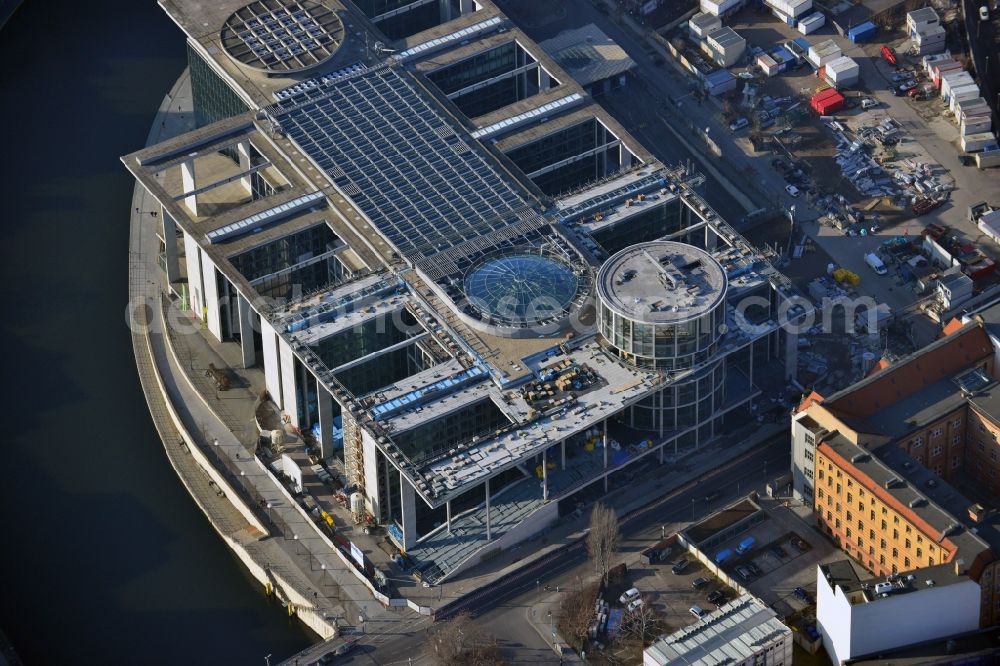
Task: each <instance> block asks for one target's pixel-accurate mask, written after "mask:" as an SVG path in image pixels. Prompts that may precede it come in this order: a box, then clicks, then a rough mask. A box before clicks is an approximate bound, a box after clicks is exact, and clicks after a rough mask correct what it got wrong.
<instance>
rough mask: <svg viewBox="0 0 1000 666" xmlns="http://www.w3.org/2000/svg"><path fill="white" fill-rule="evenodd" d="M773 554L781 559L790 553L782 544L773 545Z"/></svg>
mask: <svg viewBox="0 0 1000 666" xmlns="http://www.w3.org/2000/svg"><path fill="white" fill-rule="evenodd" d="M771 554H772V555H774V556H775V557H777V558H779V559H780V558H782V557H785V556H786V555H788V553H786V552H785V549H784V548H782V547H781V546H771Z"/></svg>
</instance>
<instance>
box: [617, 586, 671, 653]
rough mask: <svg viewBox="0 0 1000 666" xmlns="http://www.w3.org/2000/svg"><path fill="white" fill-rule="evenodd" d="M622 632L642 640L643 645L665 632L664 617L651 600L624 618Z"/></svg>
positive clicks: (646, 600) (644, 599)
mask: <svg viewBox="0 0 1000 666" xmlns="http://www.w3.org/2000/svg"><path fill="white" fill-rule="evenodd" d="M622 633H625V634H631V635H632V636H635V637H636V638H637V639H639V641H641V642H642V645H643V647H645V646H647V645H649V644H650V643H652V642H653V641H654V640H655V639H656V637H657V636H659V635H660V634H662V633H664V632H663V618H662V617H661V616H660V613H659V612H657V610H656V609H655V608H653V605H652V604H651V603H649V600H648V599H646V598H643V604H642V605H641V606H639V607H638V608H636V609H635V610H634V611H632V612H631V613H626V614H625V617H624V618H622Z"/></svg>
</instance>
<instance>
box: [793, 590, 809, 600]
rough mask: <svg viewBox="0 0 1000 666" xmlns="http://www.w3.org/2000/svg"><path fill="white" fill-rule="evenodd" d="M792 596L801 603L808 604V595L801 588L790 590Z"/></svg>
mask: <svg viewBox="0 0 1000 666" xmlns="http://www.w3.org/2000/svg"><path fill="white" fill-rule="evenodd" d="M792 594H794V595H795V597H796V598H797V599H800V600H801V601H802V602H803V603H809V593H808V592H806V591H805V590H804V589H803V588H801V587H797V588H795V589H794V590H792Z"/></svg>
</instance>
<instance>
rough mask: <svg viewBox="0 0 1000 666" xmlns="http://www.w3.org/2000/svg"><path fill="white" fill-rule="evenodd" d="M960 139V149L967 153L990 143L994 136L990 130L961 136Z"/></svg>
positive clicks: (978, 149)
mask: <svg viewBox="0 0 1000 666" xmlns="http://www.w3.org/2000/svg"><path fill="white" fill-rule="evenodd" d="M960 141H961V144H962V150H964V151H965V152H967V153H975V152H978V151H980V150H983V149H985V148H986V147H987V146H990V145H992V144H993V143H994V142H995V141H996V137H994V136H993V133H992V132H981V133H979V134H970V135H968V136H963V137H961V139H960Z"/></svg>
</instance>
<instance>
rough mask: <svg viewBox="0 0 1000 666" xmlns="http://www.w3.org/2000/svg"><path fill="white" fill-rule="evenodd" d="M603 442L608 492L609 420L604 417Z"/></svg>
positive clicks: (605, 479) (605, 490)
mask: <svg viewBox="0 0 1000 666" xmlns="http://www.w3.org/2000/svg"><path fill="white" fill-rule="evenodd" d="M601 438H602V440H601V441H602V442H603V443H604V445H603V446H602V447H601V448H603V449H604V492H605V494H607V492H608V471H607V470H608V420H607V419H604V428H603V432H602V434H601Z"/></svg>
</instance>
